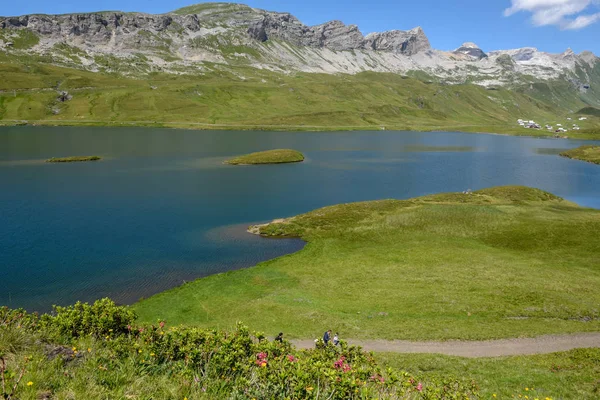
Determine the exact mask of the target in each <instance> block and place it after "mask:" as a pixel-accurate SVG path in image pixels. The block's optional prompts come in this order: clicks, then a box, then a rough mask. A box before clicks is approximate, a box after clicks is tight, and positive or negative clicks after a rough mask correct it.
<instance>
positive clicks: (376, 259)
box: [134, 186, 600, 340]
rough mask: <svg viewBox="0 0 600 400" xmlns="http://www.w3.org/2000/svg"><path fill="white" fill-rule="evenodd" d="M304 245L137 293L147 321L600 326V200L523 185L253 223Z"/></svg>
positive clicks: (454, 334) (269, 325)
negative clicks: (586, 204)
mask: <svg viewBox="0 0 600 400" xmlns="http://www.w3.org/2000/svg"><path fill="white" fill-rule="evenodd" d="M257 229H258V231H259V232H260V233H261V234H263V235H265V236H272V237H286V236H288V237H300V238H302V239H304V240H305V241H306V242H307V245H306V246H305V247H304V249H302V250H301V251H299V252H297V253H294V254H291V255H287V256H284V257H280V258H277V259H275V260H271V261H267V262H264V263H261V264H259V265H257V266H255V267H253V268H249V269H244V270H238V271H233V272H228V273H224V274H219V275H214V276H210V277H206V278H202V279H199V280H196V281H194V282H190V283H187V284H185V285H183V286H181V287H178V288H175V289H172V290H169V291H166V292H163V293H160V294H157V295H155V296H153V297H151V298H148V299H145V300H143V301H141V302H139V303H137V304H136V305H134V309H135V310H136V311H137V312H138V313H139V315H140V318H141V319H142V320H143V321H148V322H151V321H156V320H157V319H158V318H164V319H166V320H167V321H169V322H170V323H174V324H187V325H196V326H201V327H230V326H232V325H233V324H234V323H235V322H236V321H244V322H245V323H247V324H248V325H249V326H251V327H252V328H253V329H256V330H260V331H264V332H266V333H268V334H276V333H278V332H280V331H283V332H285V333H286V335H287V337H290V338H294V337H295V338H302V339H310V338H315V337H319V336H321V335H322V334H323V331H324V330H325V329H327V328H329V329H333V330H334V331H337V332H339V333H340V334H341V335H342V336H343V337H345V338H354V339H369V338H375V339H409V340H450V339H466V340H479V339H492V338H510V337H520V336H530V337H531V336H539V335H544V334H558V333H572V332H584V331H598V330H600V291H598V287H600V264H599V263H598V251H599V249H600V210H594V209H586V208H581V207H578V206H577V205H576V204H573V203H570V202H568V201H565V200H563V199H561V198H559V197H557V196H554V195H552V194H550V193H547V192H544V191H542V190H538V189H532V188H527V187H520V186H508V187H495V188H490V189H484V190H479V191H476V192H474V193H473V194H470V195H469V194H462V193H446V194H437V195H430V196H425V197H420V198H415V199H409V200H381V201H371V202H363V203H352V204H341V205H336V206H330V207H326V208H323V209H319V210H316V211H312V212H309V213H307V214H303V215H300V216H296V217H293V218H288V219H285V220H283V221H280V222H277V223H271V224H268V225H266V226H261V227H259V228H257Z"/></svg>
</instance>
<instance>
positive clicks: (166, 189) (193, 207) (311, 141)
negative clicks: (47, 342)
mask: <svg viewBox="0 0 600 400" xmlns="http://www.w3.org/2000/svg"><path fill="white" fill-rule="evenodd" d="M582 144H599V143H598V142H583V141H574V140H567V139H540V138H530V137H510V136H500V135H489V134H467V133H450V132H428V133H424V132H391V131H371V132H367V131H363V132H326V133H325V132H262V131H261V132H253V131H191V130H190V131H187V130H171V129H153V128H82V127H31V126H23V127H0V306H2V305H6V306H10V307H12V308H19V307H23V308H26V309H28V310H30V311H48V310H50V308H51V306H52V305H53V304H57V305H67V304H72V303H74V302H76V301H78V300H81V301H93V300H95V299H98V298H101V297H111V298H113V299H114V300H115V301H117V302H119V303H124V304H131V303H134V302H136V301H137V300H139V299H140V298H143V297H148V296H151V295H153V294H155V293H158V292H160V291H163V290H166V289H169V288H172V287H175V286H178V285H180V284H182V283H183V282H185V281H190V280H194V279H197V278H200V277H203V276H207V275H211V274H215V273H221V272H226V271H230V270H235V269H240V268H246V267H251V266H253V265H255V264H257V263H259V262H261V261H265V260H269V259H273V258H275V257H278V256H281V255H285V254H289V253H292V252H295V251H297V250H299V249H301V248H302V247H303V242H302V241H301V240H299V239H265V238H261V237H259V236H256V235H252V234H249V233H247V232H246V229H247V227H248V226H249V225H251V224H255V223H261V222H267V221H269V220H272V219H275V218H282V217H289V216H293V215H297V214H301V213H304V212H307V211H310V210H313V209H315V208H319V207H323V206H327V205H332V204H338V203H348V202H355V201H364V200H374V199H385V198H398V199H405V198H410V197H416V196H421V195H425V194H430V193H437V192H457V191H458V192H462V191H466V190H468V189H472V190H477V189H481V188H485V187H491V186H498V185H526V186H532V187H537V188H540V189H543V190H546V191H549V192H551V193H553V194H556V195H558V196H561V197H564V198H566V199H567V200H571V201H573V202H576V203H578V204H579V205H581V206H585V207H592V208H600V166H598V165H594V164H590V163H586V162H581V161H576V160H570V159H566V158H563V157H560V156H559V155H558V153H560V152H561V151H564V150H566V149H571V148H575V147H578V146H581V145H582ZM276 148H289V149H295V150H298V151H300V152H302V153H304V155H305V157H306V159H305V161H304V162H302V163H294V164H281V165H260V166H231V165H225V164H224V163H223V162H224V161H225V160H227V159H229V158H232V157H234V156H237V155H242V154H247V153H252V152H257V151H262V150H269V149H276ZM92 155H94V156H100V157H102V160H100V161H95V162H78V163H46V162H45V160H46V159H49V158H52V157H68V156H92Z"/></svg>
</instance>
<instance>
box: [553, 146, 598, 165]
mask: <svg viewBox="0 0 600 400" xmlns="http://www.w3.org/2000/svg"><path fill="white" fill-rule="evenodd" d="M560 155H561V156H563V157H568V158H573V159H575V160H581V161H587V162H591V163H594V164H600V146H592V145H586V146H581V147H578V148H576V149H572V150H567V151H564V152H562V153H560Z"/></svg>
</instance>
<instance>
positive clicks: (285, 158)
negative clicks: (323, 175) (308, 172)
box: [225, 149, 304, 165]
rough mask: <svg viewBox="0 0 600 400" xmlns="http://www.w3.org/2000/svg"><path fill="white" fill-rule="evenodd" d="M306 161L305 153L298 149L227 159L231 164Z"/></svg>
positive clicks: (257, 153) (260, 152)
mask: <svg viewBox="0 0 600 400" xmlns="http://www.w3.org/2000/svg"><path fill="white" fill-rule="evenodd" d="M301 161H304V154H302V153H300V152H299V151H296V150H290V149H275V150H267V151H259V152H256V153H250V154H246V155H244V156H239V157H236V158H232V159H231V160H227V161H225V164H230V165H258V164H286V163H294V162H301Z"/></svg>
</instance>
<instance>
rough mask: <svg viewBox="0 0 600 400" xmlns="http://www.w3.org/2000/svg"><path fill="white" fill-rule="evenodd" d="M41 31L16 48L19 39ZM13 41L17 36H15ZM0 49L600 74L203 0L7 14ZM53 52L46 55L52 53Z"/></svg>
mask: <svg viewBox="0 0 600 400" xmlns="http://www.w3.org/2000/svg"><path fill="white" fill-rule="evenodd" d="M25 32H26V33H28V35H30V36H31V35H34V36H35V38H36V40H34V41H32V40H30V41H29V42H28V43H30V44H29V45H28V47H27V46H25V45H23V43H24V42H27V41H25V40H22V41H21V45H20V46H19V48H18V49H17V46H16V45H14V44H16V43H17V41H16V39H18V38H19V37H20V35H21V36H22V35H23V34H24V33H25ZM13 42H15V43H13ZM0 51H6V52H13V53H14V54H15V55H18V54H26V53H30V54H42V55H44V56H50V57H51V58H52V60H53V62H55V63H57V64H61V63H62V64H66V65H68V66H70V67H73V66H75V67H79V68H86V69H89V70H92V71H99V70H102V71H116V72H120V73H130V74H140V73H144V72H150V71H156V70H160V71H163V72H167V73H169V72H172V73H181V72H185V73H197V72H198V71H199V70H202V69H203V68H205V66H206V65H207V64H208V63H211V65H212V63H217V64H221V65H244V66H248V67H254V68H259V69H269V70H273V71H279V72H293V71H304V72H319V73H350V74H353V73H359V72H362V71H376V72H391V73H401V74H406V73H410V72H413V71H419V73H425V74H427V76H428V77H430V79H436V80H439V81H442V82H445V83H449V84H453V83H465V82H469V83H475V84H479V85H483V86H498V85H514V84H518V83H519V82H530V81H531V79H532V77H534V78H535V79H537V80H540V81H545V80H556V79H563V80H566V81H569V82H578V85H580V87H590V86H593V85H592V81H594V80H595V79H596V80H597V79H600V78H598V77H599V76H600V64H599V63H598V58H597V57H596V56H595V55H593V54H592V53H589V52H584V53H582V54H580V55H577V54H574V53H573V52H572V51H567V52H565V53H563V54H548V53H544V52H540V51H538V50H536V49H534V48H523V49H515V50H502V51H491V52H488V53H486V52H484V51H483V50H482V49H480V48H479V47H478V46H477V45H475V44H474V43H464V44H463V45H462V46H460V47H459V48H458V49H456V50H454V51H451V52H445V51H439V50H434V49H432V48H431V45H430V43H429V40H428V38H427V36H426V35H425V33H424V32H423V30H422V29H421V28H420V27H418V28H414V29H411V30H406V31H402V30H393V31H388V32H383V33H371V34H369V35H367V36H364V35H363V34H362V33H361V32H360V30H359V29H358V27H357V26H355V25H345V24H344V23H342V22H340V21H330V22H327V23H324V24H321V25H317V26H307V25H304V24H303V23H302V22H300V21H299V20H298V19H297V18H295V17H294V16H293V15H291V14H289V13H279V12H270V11H264V10H259V9H253V8H251V7H248V6H244V5H239V4H227V3H214V4H199V5H196V6H190V7H186V8H184V9H180V10H176V11H174V12H172V13H168V14H163V15H149V14H142V13H122V12H101V13H85V14H70V15H29V16H21V17H0ZM45 59H48V57H46V58H45Z"/></svg>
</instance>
